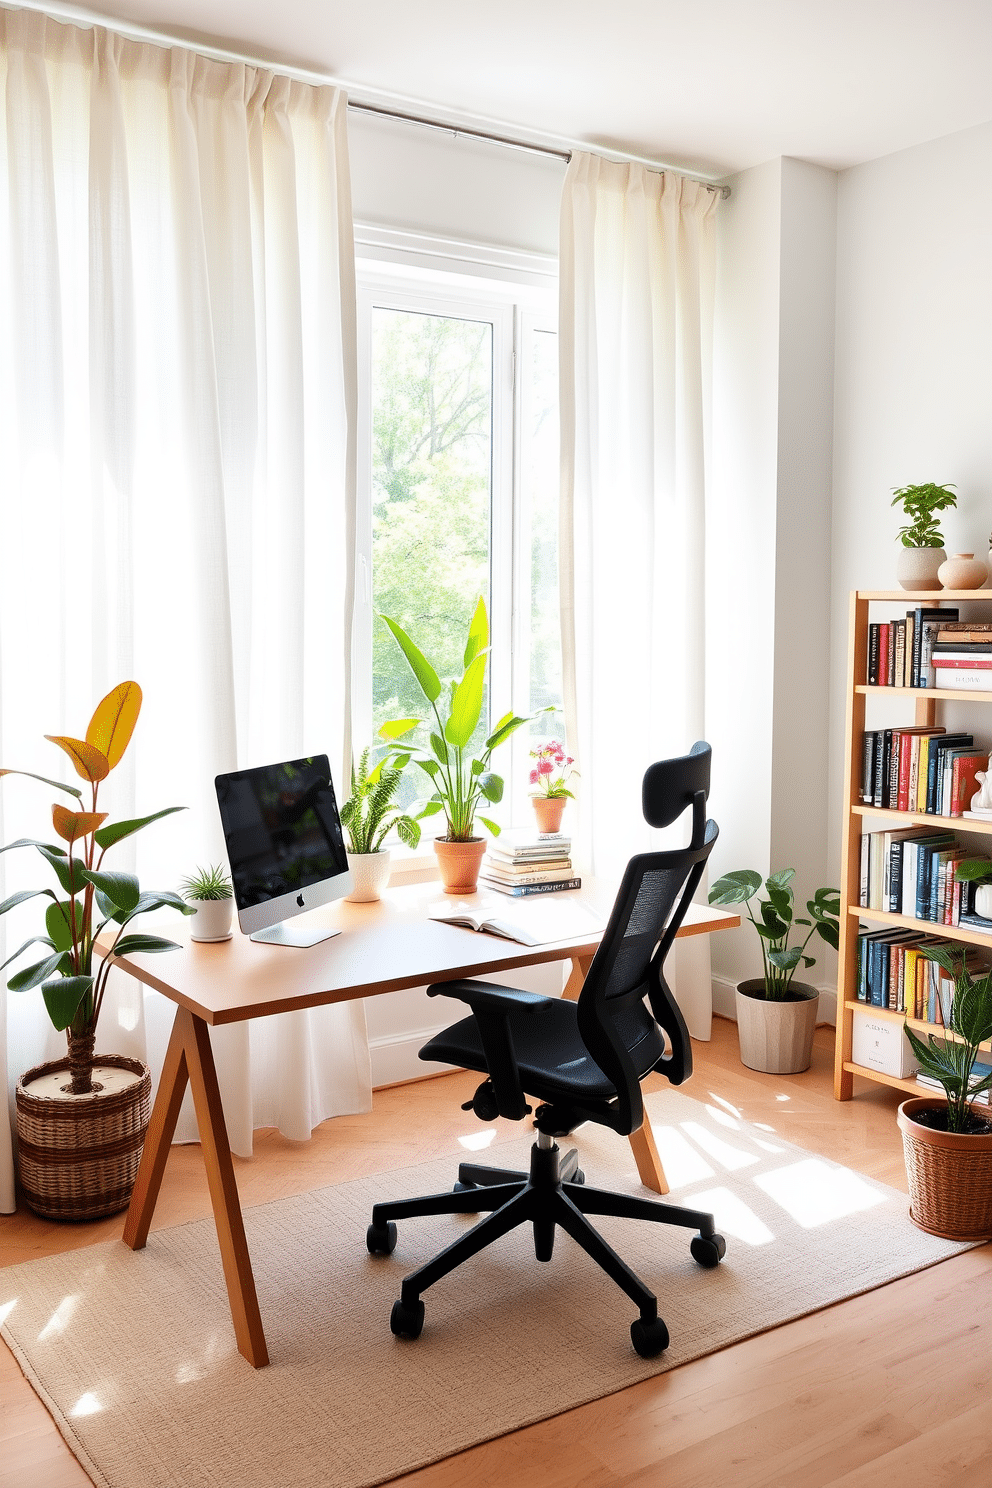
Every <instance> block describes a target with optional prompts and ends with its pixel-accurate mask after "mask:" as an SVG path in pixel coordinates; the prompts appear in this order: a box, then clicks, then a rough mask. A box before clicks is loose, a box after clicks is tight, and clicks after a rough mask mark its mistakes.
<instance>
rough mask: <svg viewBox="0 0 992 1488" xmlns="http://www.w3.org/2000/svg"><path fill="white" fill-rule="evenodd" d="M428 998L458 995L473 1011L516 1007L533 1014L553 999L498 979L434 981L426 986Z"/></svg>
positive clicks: (503, 1009) (502, 1010) (491, 1010)
mask: <svg viewBox="0 0 992 1488" xmlns="http://www.w3.org/2000/svg"><path fill="white" fill-rule="evenodd" d="M427 996H428V997H457V998H458V1000H459V1002H467V1003H468V1005H469V1007H470V1008H471V1009H472V1011H473V1012H474V1011H475V1009H476V1008H482V1009H484V1010H485V1011H487V1012H491V1013H495V1012H510V1011H511V1010H514V1009H516V1010H519V1011H520V1012H522V1013H536V1012H537V1011H538V1009H539V1008H542V1007H546V1006H547V1005H548V1004H549V1003H552V1002H554V1000H555V999H554V998H553V997H545V996H544V995H543V993H541V992H525V991H523V989H522V988H520V987H501V986H500V985H499V983H498V982H470V981H466V980H464V979H463V980H462V981H458V982H434V983H432V985H431V986H430V987H428V988H427Z"/></svg>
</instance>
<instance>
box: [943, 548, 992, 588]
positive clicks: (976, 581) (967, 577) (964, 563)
mask: <svg viewBox="0 0 992 1488" xmlns="http://www.w3.org/2000/svg"><path fill="white" fill-rule="evenodd" d="M988 576H989V569H988V564H987V563H985V562H982V561H980V560H979V559H978V558H976V557H975V555H974V553H955V554H954V556H953V558H948V559H947V561H946V562H945V563H942V564H941V565H940V567H939V568H938V570H937V577H938V579H939V580H940V582H941V583H942V584H943V586H944V588H945V589H981V587H982V585H983V584H984V583H986V581H987V580H988Z"/></svg>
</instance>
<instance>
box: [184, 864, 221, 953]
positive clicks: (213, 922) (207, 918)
mask: <svg viewBox="0 0 992 1488" xmlns="http://www.w3.org/2000/svg"><path fill="white" fill-rule="evenodd" d="M179 892H180V893H181V894H182V896H183V898H184V899H185V900H186V903H187V904H188V905H190V906H191V908H192V910H193V923H192V924H191V925H190V927H189V934H190V939H191V940H202V941H213V940H230V938H231V935H232V934H233V930H232V928H231V926H232V923H233V920H234V886H233V884H232V883H231V880H230V878H229V877H228V875H227V873H226V872H225V870H224V869H223V868H222V867H221V866H220V864H219V863H217V864H213V865H212V866H210V867H208V868H197V869H196V870H195V871H194V872H193V873H191V874H189V876H188V877H187V878H184V879H183V881H182V883H181V884H180V885H179Z"/></svg>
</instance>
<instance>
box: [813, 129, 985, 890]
mask: <svg viewBox="0 0 992 1488" xmlns="http://www.w3.org/2000/svg"><path fill="white" fill-rule="evenodd" d="M990 180H992V124H985V125H982V126H980V127H979V128H976V129H970V130H966V131H963V132H961V133H959V134H954V135H949V136H947V137H946V138H944V139H939V140H933V141H931V142H929V143H928V144H925V145H920V146H917V147H915V148H914V149H911V150H904V151H900V152H899V153H898V154H896V155H890V156H886V157H885V158H884V159H881V160H875V161H872V162H870V163H869V164H867V165H863V166H857V167H855V168H854V169H852V170H848V171H845V172H844V173H843V174H842V175H841V177H840V184H839V193H838V234H837V338H836V404H835V407H836V415H835V441H834V522H833V544H832V547H833V580H832V586H833V606H832V613H833V618H832V625H831V684H832V704H831V719H830V741H831V751H830V753H831V761H832V768H831V774H830V816H829V848H828V851H829V853H830V860H831V861H832V862H839V859H840V821H841V811H842V805H841V799H842V795H841V792H842V779H841V767H842V761H843V731H844V688H845V670H846V656H847V635H846V630H847V602H848V593H849V591H850V590H851V589H854V588H873V589H876V588H895V587H897V586H896V581H895V578H894V565H895V541H894V540H895V533H896V529H897V528H898V526H899V525H900V523H899V514H898V512H897V511H894V510H893V509H892V508H891V506H890V502H891V492H892V488H893V487H895V486H903V485H907V484H910V483H913V484H916V483H920V482H924V481H936V482H937V483H938V484H941V485H943V484H947V483H954V484H956V486H957V490H958V505H957V508H956V510H954V511H951V512H949V513H947V514H946V521H944V523H943V531H944V535H945V537H946V539H947V547H948V551H949V552H961V551H974V552H975V553H977V554H979V555H983V556H984V554H985V553H986V551H987V548H988V535H989V530H990V527H992V417H990V408H992V269H990V265H992V192H990V190H989V181H990ZM961 706H962V708H964V707H966V706H967V705H961ZM956 716H958V715H957V714H956V715H955V717H956ZM950 721H951V722H954V717H952V719H951V720H950ZM974 727H975V734H976V738H981V739H983V740H984V739H988V740H989V742H992V731H990V727H989V724H988V723H987V722H986V723H985V724H984V728H983V726H982V724H981V723H980V722H975V724H974Z"/></svg>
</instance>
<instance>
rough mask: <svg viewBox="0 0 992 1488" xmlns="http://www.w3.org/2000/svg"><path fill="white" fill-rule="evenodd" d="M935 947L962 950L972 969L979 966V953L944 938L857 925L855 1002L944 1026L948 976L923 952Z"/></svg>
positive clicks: (949, 992) (947, 1010)
mask: <svg viewBox="0 0 992 1488" xmlns="http://www.w3.org/2000/svg"><path fill="white" fill-rule="evenodd" d="M938 946H939V947H944V948H946V949H953V950H961V949H964V950H965V959H966V964H967V966H968V968H969V969H970V970H971V971H972V973H973V974H974V973H976V972H981V971H984V970H985V967H984V965H983V964H982V962H981V957H980V955H979V954H978V952H977V951H976V950H975V949H974V948H973V947H971V946H968V947H965V948H962V947H961V946H951V944H950V942H949V941H946V940H941V939H940V938H939V937H938V936H934V935H925V934H921V933H920V932H919V931H917V930H904V929H893V930H868V929H866V928H865V927H864V926H862V927H861V929H860V931H859V934H858V986H857V996H858V1001H859V1002H864V1003H867V1004H869V1005H870V1006H871V1007H878V1008H887V1009H888V1010H889V1011H890V1012H896V1013H905V1014H906V1016H907V1017H909V1018H917V1019H919V1020H920V1021H921V1022H924V1023H935V1024H937V1025H938V1026H946V1025H947V1023H948V1022H949V1020H950V1016H951V1002H952V1000H953V997H954V979H953V977H952V976H951V974H950V973H949V972H948V971H945V969H944V967H942V966H941V965H940V964H939V963H938V962H937V961H934V960H933V959H932V957H930V956H929V955H928V951H930V950H933V949H935V948H936V947H938Z"/></svg>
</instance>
